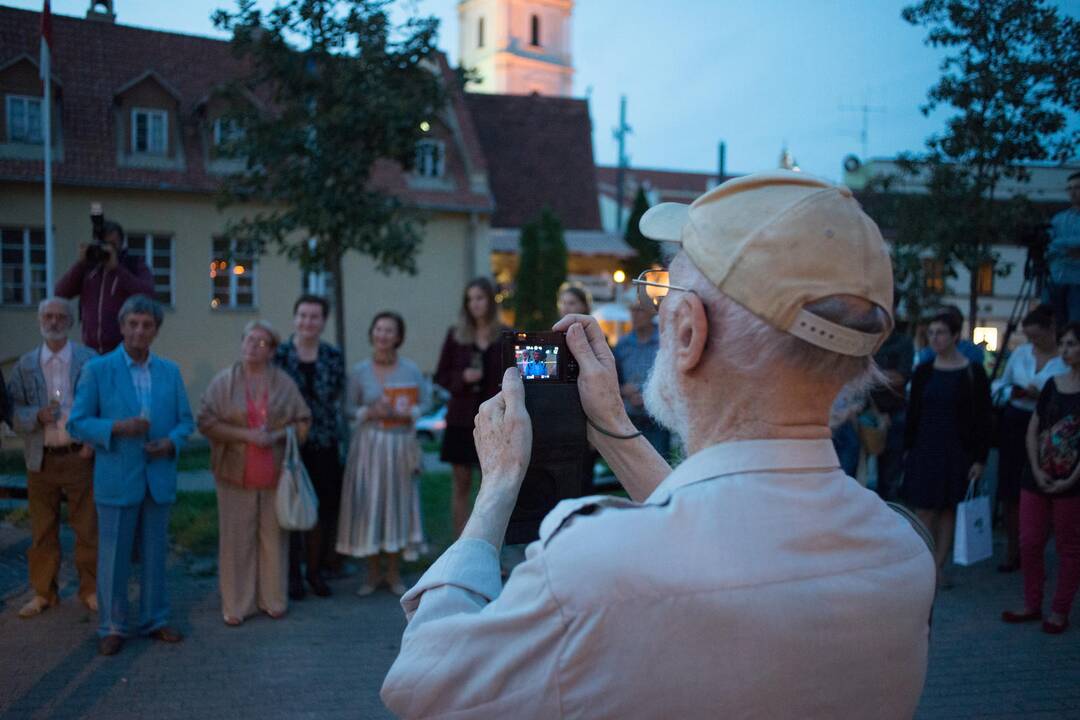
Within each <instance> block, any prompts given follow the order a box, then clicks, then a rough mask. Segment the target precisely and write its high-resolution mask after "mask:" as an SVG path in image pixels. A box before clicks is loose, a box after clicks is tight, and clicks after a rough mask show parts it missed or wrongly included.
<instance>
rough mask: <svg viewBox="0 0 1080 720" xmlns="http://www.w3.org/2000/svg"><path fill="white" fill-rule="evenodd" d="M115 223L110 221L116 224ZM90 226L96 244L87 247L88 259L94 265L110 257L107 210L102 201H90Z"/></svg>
mask: <svg viewBox="0 0 1080 720" xmlns="http://www.w3.org/2000/svg"><path fill="white" fill-rule="evenodd" d="M114 224H115V223H109V225H114ZM90 227H91V230H92V233H93V236H94V244H93V245H91V246H89V247H88V248H86V261H87V262H88V263H91V264H93V265H99V264H101V263H103V262H105V261H106V260H108V259H109V252H108V251H107V250H106V249H105V247H104V245H105V234H106V230H107V229H112V228H107V226H106V223H105V211H104V210H103V209H102V207H101V203H96V202H95V203H90Z"/></svg>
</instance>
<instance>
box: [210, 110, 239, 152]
mask: <svg viewBox="0 0 1080 720" xmlns="http://www.w3.org/2000/svg"><path fill="white" fill-rule="evenodd" d="M243 136H244V130H243V128H241V127H240V123H238V122H237V121H236V120H235V119H234V118H228V117H219V118H217V119H215V120H214V146H215V147H221V146H222V145H227V144H229V143H234V142H236V141H237V140H239V139H240V138H242V137H243Z"/></svg>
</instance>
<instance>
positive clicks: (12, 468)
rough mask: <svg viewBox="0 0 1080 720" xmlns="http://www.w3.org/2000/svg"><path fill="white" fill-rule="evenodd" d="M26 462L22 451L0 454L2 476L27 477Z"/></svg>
mask: <svg viewBox="0 0 1080 720" xmlns="http://www.w3.org/2000/svg"><path fill="white" fill-rule="evenodd" d="M25 474H26V461H25V460H24V459H23V452H22V450H4V451H3V452H0V475H25Z"/></svg>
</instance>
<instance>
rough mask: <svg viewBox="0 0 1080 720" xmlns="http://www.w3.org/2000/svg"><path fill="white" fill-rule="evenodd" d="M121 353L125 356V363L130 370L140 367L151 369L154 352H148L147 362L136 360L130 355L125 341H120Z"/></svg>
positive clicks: (141, 368)
mask: <svg viewBox="0 0 1080 720" xmlns="http://www.w3.org/2000/svg"><path fill="white" fill-rule="evenodd" d="M120 354H121V355H123V356H124V364H125V365H127V367H128V370H130V369H131V368H139V369H140V370H149V369H150V362H151V361H152V360H153V359H154V355H153V354H152V353H147V354H146V362H144V363H137V362H135V361H134V360H133V359H132V358H131V356H130V355H128V353H127V348H126V347H124V343H120Z"/></svg>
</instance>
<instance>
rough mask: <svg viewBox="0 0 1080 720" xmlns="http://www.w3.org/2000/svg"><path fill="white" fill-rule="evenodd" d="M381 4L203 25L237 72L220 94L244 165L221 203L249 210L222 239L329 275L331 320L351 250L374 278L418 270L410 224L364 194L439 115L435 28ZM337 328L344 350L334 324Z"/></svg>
mask: <svg viewBox="0 0 1080 720" xmlns="http://www.w3.org/2000/svg"><path fill="white" fill-rule="evenodd" d="M389 4H390V3H389V1H388V0H279V2H278V3H277V4H276V5H275V6H274V8H273V9H272V10H269V11H268V12H265V13H264V12H262V11H260V10H258V9H257V8H256V6H255V2H253V0H238V2H237V7H236V11H235V12H228V11H225V10H219V11H217V12H216V13H214V18H213V19H214V24H215V26H216V27H218V28H219V29H222V30H226V31H229V32H231V33H232V48H233V51H234V53H235V54H236V55H237V56H238V57H239V58H241V59H242V60H244V66H245V67H246V68H247V72H246V74H245V75H244V76H243V77H241V78H238V79H236V80H234V81H232V82H229V83H227V84H226V85H224V87H223V89H222V90H221V93H220V94H221V96H222V97H224V98H225V99H226V100H227V101H228V106H229V108H230V109H229V114H228V117H229V119H230V120H231V121H233V122H235V123H236V124H237V126H238V128H239V130H240V132H239V133H237V134H236V136H235V137H234V139H233V140H231V141H230V142H229V143H228V145H227V146H226V147H225V148H224V150H225V152H227V153H228V154H230V155H232V156H234V157H236V158H243V159H244V160H245V165H244V169H243V170H242V171H240V172H237V173H235V174H233V175H231V176H229V177H228V178H227V179H226V181H225V184H224V191H223V196H222V201H221V202H222V205H230V204H236V203H245V204H256V205H257V206H258V208H260V209H258V210H256V211H254V212H253V213H252V214H251V215H250V216H249V217H247V218H246V219H243V220H239V221H232V222H229V223H228V225H227V227H226V231H225V232H226V236H228V237H229V238H232V239H235V240H236V241H237V244H238V245H239V246H241V247H245V248H249V249H252V250H255V251H257V252H260V253H261V252H265V251H266V250H267V249H268V248H270V247H272V248H274V249H276V250H277V251H278V252H279V253H282V254H285V255H287V256H288V257H289V258H290V259H292V260H295V261H298V262H299V263H300V265H301V267H303V268H304V269H313V270H321V269H325V270H330V271H331V272H332V273H333V277H334V285H335V292H334V294H335V305H336V307H337V308H341V307H342V298H343V295H344V293H343V289H342V285H343V278H342V272H341V259H342V256H344V255H345V254H346V253H348V252H350V251H356V252H359V253H362V254H364V255H367V256H370V257H371V258H372V259H373V261H374V263H375V266H376V267H377V269H379V270H380V271H382V272H390V271H392V270H403V271H406V272H410V273H411V272H415V254H416V251H417V248H418V246H419V245H420V241H421V236H420V233H419V229H418V226H417V222H418V220H417V217H416V215H415V214H414V213H411V212H409V211H408V209H407V208H405V207H403V205H402V203H401V202H400V201H399V200H398V199H396V198H395V197H393V196H392V195H390V194H388V193H386V192H384V191H382V190H380V189H379V188H378V187H376V186H375V185H374V184H373V182H372V180H373V170H374V168H375V165H376V163H377V162H378V161H381V160H391V161H396V162H397V163H399V164H400V165H401V166H403V167H405V168H411V167H412V164H413V162H414V158H415V153H416V143H417V140H418V139H419V138H420V137H421V136H422V134H423V133H422V130H421V129H420V125H421V122H422V121H429V122H434V121H435V119H436V116H437V114H438V113H439V112H440V110H441V109H442V108H443V106H444V104H445V89H444V86H443V83H442V79H441V76H440V73H439V71H438V65H437V64H435V62H433V56H434V54H435V52H436V48H435V37H436V31H437V29H438V20H436V19H435V18H412V19H410V20H408V21H407V22H406V23H405V24H404V25H401V26H395V25H393V24H392V23H391V21H390V18H389V14H388V11H389V8H388V6H389ZM311 238H314V240H313V242H312V241H310V239H311ZM335 316H336V319H337V331H338V342H339V343H340V344H342V346H343V347H344V340H345V338H344V320H343V313H342V312H340V311H339V312H337V313H335Z"/></svg>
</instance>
